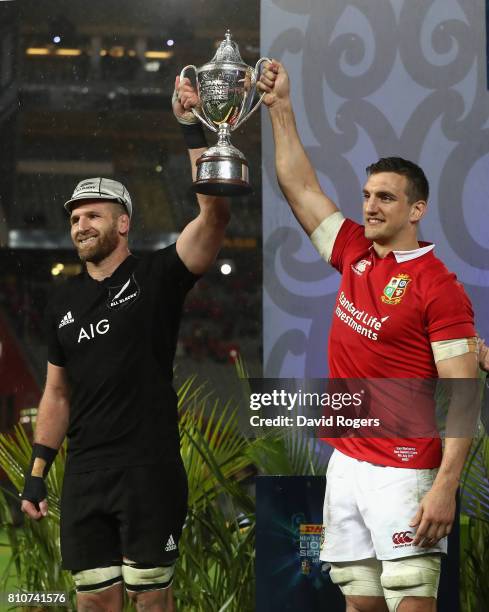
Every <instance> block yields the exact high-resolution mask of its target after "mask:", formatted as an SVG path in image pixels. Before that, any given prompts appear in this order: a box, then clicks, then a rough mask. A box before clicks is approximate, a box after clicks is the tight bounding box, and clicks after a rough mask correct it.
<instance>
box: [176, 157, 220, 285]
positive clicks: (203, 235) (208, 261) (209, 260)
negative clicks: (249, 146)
mask: <svg viewBox="0 0 489 612" xmlns="http://www.w3.org/2000/svg"><path fill="white" fill-rule="evenodd" d="M204 151H205V149H189V157H190V163H191V165H192V178H193V179H195V174H196V171H197V170H196V165H195V162H196V161H197V159H198V158H199V157H200V156H201V155H202V153H203V152H204ZM197 202H198V204H199V207H200V212H199V214H198V216H197V217H196V218H195V219H194V220H193V221H191V222H190V223H189V224H188V225H187V226H186V227H185V228H184V230H183V232H182V233H181V234H180V236H179V237H178V240H177V253H178V256H179V257H180V259H181V260H182V261H183V263H184V264H185V266H186V267H187V268H188V270H190V272H192V273H193V274H203V273H204V272H206V271H207V270H208V269H209V268H210V267H211V266H212V264H213V263H214V261H215V260H216V257H217V254H218V253H219V251H220V249H221V247H222V242H223V240H224V233H225V231H226V227H227V225H228V223H229V218H230V213H229V203H228V200H227V199H226V198H218V197H212V196H206V195H202V194H198V195H197Z"/></svg>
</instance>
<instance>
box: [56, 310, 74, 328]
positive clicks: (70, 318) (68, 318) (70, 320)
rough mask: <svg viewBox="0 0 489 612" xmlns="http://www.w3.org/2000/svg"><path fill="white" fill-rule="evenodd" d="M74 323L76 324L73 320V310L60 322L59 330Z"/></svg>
mask: <svg viewBox="0 0 489 612" xmlns="http://www.w3.org/2000/svg"><path fill="white" fill-rule="evenodd" d="M74 322H75V319H74V318H73V315H72V314H71V310H69V311H68V312H67V313H66V314H65V316H64V317H63V318H62V319H61V321H60V322H59V326H58V329H61V328H62V327H64V326H65V325H68V324H69V323H74Z"/></svg>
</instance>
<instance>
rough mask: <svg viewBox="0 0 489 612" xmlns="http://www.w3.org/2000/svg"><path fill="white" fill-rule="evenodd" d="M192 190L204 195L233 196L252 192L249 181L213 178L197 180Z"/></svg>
mask: <svg viewBox="0 0 489 612" xmlns="http://www.w3.org/2000/svg"><path fill="white" fill-rule="evenodd" d="M192 191H194V192H195V193H202V194H203V195H212V196H224V197H233V196H243V195H247V194H248V193H251V187H250V185H249V183H245V182H240V181H222V180H218V179H211V180H205V181H195V182H194V183H192Z"/></svg>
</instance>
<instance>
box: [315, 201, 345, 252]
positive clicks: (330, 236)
mask: <svg viewBox="0 0 489 612" xmlns="http://www.w3.org/2000/svg"><path fill="white" fill-rule="evenodd" d="M344 220H345V217H344V216H343V215H342V214H341V212H340V211H338V212H335V213H333V214H332V215H328V216H327V217H326V219H324V220H323V221H321V223H320V224H319V225H318V226H317V227H316V229H315V230H314V231H313V232H312V234H311V242H312V244H313V245H314V247H315V248H316V250H317V252H318V253H319V254H320V255H321V257H322V258H323V259H324V260H325V261H327V262H328V263H329V262H330V260H331V254H332V253H333V246H334V243H335V240H336V236H338V232H339V231H340V228H341V226H342V225H343V222H344Z"/></svg>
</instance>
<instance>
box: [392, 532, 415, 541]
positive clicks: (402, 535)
mask: <svg viewBox="0 0 489 612" xmlns="http://www.w3.org/2000/svg"><path fill="white" fill-rule="evenodd" d="M412 535H414V534H413V532H412V531H400V532H399V533H394V534H393V536H392V541H393V542H394V544H411V542H413V540H414V538H411V537H409V536H412Z"/></svg>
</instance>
